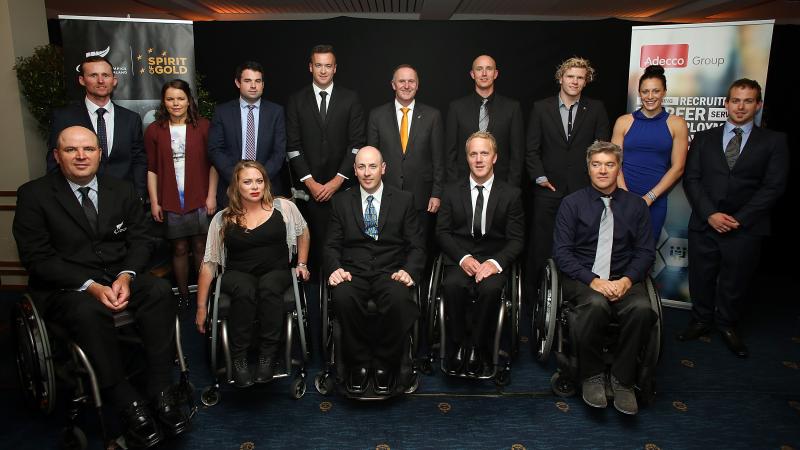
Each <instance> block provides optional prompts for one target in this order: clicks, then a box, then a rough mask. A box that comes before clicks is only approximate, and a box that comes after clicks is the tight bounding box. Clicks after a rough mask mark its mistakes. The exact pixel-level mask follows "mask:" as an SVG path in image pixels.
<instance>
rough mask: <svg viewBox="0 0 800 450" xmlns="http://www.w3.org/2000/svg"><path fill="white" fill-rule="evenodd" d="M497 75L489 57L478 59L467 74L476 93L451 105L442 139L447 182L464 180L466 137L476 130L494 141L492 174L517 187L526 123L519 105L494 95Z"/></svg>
mask: <svg viewBox="0 0 800 450" xmlns="http://www.w3.org/2000/svg"><path fill="white" fill-rule="evenodd" d="M499 74H500V71H499V70H498V69H497V64H496V63H495V61H494V59H493V58H492V57H491V56H489V55H481V56H478V57H477V58H475V60H474V61H473V62H472V69H471V70H470V72H469V75H470V76H471V77H472V79H473V80H475V92H473V93H471V94H469V95H467V96H466V97H463V98H460V99H458V100H454V101H453V102H451V103H450V107H449V108H448V111H447V132H446V138H445V148H446V149H447V150H446V152H447V174H448V177H447V178H448V181H455V180H464V179H465V178H466V177H467V175H468V174H469V166H468V164H467V160H466V158H464V145H465V144H466V142H467V138H468V137H469V136H471V135H472V133H474V132H476V131H488V132H489V133H492V136H494V138H495V140H496V141H497V152H498V154H497V164H496V165H495V167H494V173H495V175H496V176H497V177H498V178H500V179H501V180H503V181H506V182H508V183H509V184H510V185H512V186H515V187H519V186H520V182H521V180H522V168H523V164H524V158H525V156H524V155H525V130H524V127H525V124H524V123H523V119H522V108H520V106H519V102H518V101H516V100H513V99H510V98H508V97H504V96H502V95H500V94H497V93H495V89H494V82H495V80H496V79H497V76H498V75H499Z"/></svg>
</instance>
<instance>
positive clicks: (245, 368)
mask: <svg viewBox="0 0 800 450" xmlns="http://www.w3.org/2000/svg"><path fill="white" fill-rule="evenodd" d="M233 385H234V386H236V387H238V388H246V387H250V386H252V385H253V374H252V373H251V372H250V365H249V364H247V357H245V358H240V359H234V360H233Z"/></svg>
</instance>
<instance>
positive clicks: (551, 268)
mask: <svg viewBox="0 0 800 450" xmlns="http://www.w3.org/2000/svg"><path fill="white" fill-rule="evenodd" d="M560 303H561V293H560V292H559V279H558V269H557V268H556V264H555V262H554V261H553V260H552V259H550V260H548V261H547V264H546V265H545V267H544V274H543V276H542V284H541V286H540V292H539V295H538V296H537V298H536V301H535V303H534V311H533V323H532V326H531V331H532V332H533V334H534V337H535V339H534V342H533V344H534V345H532V346H531V348H532V349H533V350H535V351H536V355H535V356H536V359H537V360H539V362H542V363H544V362H547V358H548V357H549V356H550V350H551V349H552V347H553V339H554V337H555V331H556V322H557V314H558V308H559V306H560Z"/></svg>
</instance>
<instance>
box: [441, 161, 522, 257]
mask: <svg viewBox="0 0 800 450" xmlns="http://www.w3.org/2000/svg"><path fill="white" fill-rule="evenodd" d="M521 195H522V194H521V192H520V190H519V188H517V187H515V186H511V185H510V184H508V183H506V182H504V181H503V180H501V179H498V178H497V176H495V177H494V182H493V183H492V191H491V193H490V194H489V199H488V200H487V201H488V203H487V205H486V233H485V234H484V235H483V237H481V238H480V239H475V238H473V237H472V198H471V196H470V192H469V179H468V178H467V177H464V179H463V180H460V181H456V182H454V183H450V184H448V185H447V187H445V189H444V195H443V196H442V206H441V208H440V209H439V216H438V217H437V219H436V238H437V239H438V240H439V245H440V246H441V247H442V251H443V252H444V263H445V264H447V265H458V262H459V261H460V260H461V258H463V257H464V256H466V255H472V256H473V257H475V258H476V259H478V260H479V261H484V260H487V259H494V260H495V261H497V263H498V264H500V267H502V268H503V270H506V269H508V268H509V267H510V265H511V263H513V262H514V261H515V260H516V259H517V257H519V255H520V254H521V253H522V249H523V247H524V241H525V235H524V233H525V217H524V215H523V211H522V197H521Z"/></svg>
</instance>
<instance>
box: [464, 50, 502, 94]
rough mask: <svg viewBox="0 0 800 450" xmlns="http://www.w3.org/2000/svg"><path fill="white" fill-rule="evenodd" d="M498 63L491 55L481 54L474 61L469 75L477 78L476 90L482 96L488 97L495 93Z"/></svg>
mask: <svg viewBox="0 0 800 450" xmlns="http://www.w3.org/2000/svg"><path fill="white" fill-rule="evenodd" d="M498 74H499V72H498V71H497V63H496V62H495V61H494V58H492V57H491V56H489V55H481V56H478V57H477V58H475V60H474V61H472V70H470V71H469V75H470V76H471V77H472V79H473V80H475V91H476V92H477V93H478V95H480V96H481V97H488V96H490V95H492V94H493V93H494V80H496V79H497V75H498Z"/></svg>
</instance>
